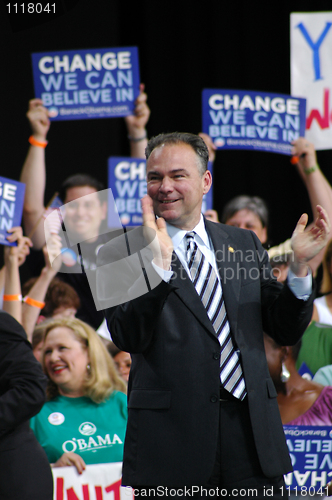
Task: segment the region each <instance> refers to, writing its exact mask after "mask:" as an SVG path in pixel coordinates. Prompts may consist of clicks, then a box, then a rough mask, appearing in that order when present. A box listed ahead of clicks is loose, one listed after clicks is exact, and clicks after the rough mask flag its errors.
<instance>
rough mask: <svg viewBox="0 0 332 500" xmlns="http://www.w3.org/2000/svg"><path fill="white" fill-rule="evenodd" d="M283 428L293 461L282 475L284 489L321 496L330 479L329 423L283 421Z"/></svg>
mask: <svg viewBox="0 0 332 500" xmlns="http://www.w3.org/2000/svg"><path fill="white" fill-rule="evenodd" d="M284 432H285V437H286V441H287V445H288V450H289V454H290V457H291V461H292V465H293V472H290V473H289V474H286V475H285V477H284V478H285V483H286V488H287V490H288V491H290V490H295V491H297V493H298V495H299V496H301V492H302V496H304V493H306V494H307V495H309V496H312V495H313V494H314V492H316V493H318V494H319V495H320V494H322V498H323V497H324V496H325V495H326V491H327V490H326V488H325V487H326V485H327V483H329V482H330V481H331V479H332V426H305V425H299V426H295V425H294V426H293V425H284Z"/></svg>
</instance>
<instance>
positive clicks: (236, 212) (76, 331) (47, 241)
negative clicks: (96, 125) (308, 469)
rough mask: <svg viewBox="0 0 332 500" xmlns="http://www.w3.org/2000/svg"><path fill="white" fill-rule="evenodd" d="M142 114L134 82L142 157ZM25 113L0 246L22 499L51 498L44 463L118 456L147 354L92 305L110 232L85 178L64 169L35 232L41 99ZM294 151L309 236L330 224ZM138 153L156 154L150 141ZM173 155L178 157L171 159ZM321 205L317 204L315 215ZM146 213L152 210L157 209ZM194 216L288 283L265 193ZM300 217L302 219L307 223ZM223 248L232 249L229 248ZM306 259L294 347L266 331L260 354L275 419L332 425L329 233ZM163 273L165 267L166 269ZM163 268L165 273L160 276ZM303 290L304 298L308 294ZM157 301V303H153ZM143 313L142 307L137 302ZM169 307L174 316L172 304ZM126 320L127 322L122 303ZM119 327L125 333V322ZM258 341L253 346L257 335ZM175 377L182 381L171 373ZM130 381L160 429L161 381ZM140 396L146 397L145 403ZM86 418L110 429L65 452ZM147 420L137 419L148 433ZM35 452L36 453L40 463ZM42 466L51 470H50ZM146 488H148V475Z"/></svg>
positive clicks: (46, 122)
mask: <svg viewBox="0 0 332 500" xmlns="http://www.w3.org/2000/svg"><path fill="white" fill-rule="evenodd" d="M149 116H150V110H149V107H148V105H147V95H146V93H145V91H144V86H143V85H141V87H140V94H139V96H138V98H137V101H136V103H135V112H134V114H133V115H131V116H128V117H126V118H125V122H126V126H127V132H128V138H129V143H130V152H131V156H132V157H135V158H142V159H145V154H146V148H147V146H148V148H149V143H148V138H147V131H146V126H147V123H148V119H149ZM27 118H28V120H29V123H30V126H31V132H32V135H31V137H30V140H29V142H30V146H29V150H28V154H27V157H26V160H25V162H24V165H23V168H22V172H21V177H20V180H21V181H22V182H23V183H25V186H26V190H25V200H24V209H23V227H14V228H12V229H11V230H9V235H8V241H10V242H15V243H16V245H15V246H4V266H3V268H2V269H1V270H0V287H1V288H2V290H3V292H2V309H3V312H2V313H1V317H0V321H1V322H2V323H1V325H2V337H1V343H2V345H3V349H2V354H3V356H2V358H3V359H1V360H0V363H2V366H3V369H2V370H1V380H0V386H1V390H0V392H1V395H0V398H1V403H0V411H1V412H2V415H3V419H2V421H3V426H2V432H1V436H2V437H1V442H0V456H1V455H3V458H2V460H1V463H2V464H4V463H6V467H5V468H2V472H1V473H2V474H3V475H4V477H5V476H6V475H7V477H8V476H9V475H10V473H11V472H10V471H11V470H15V469H17V468H18V467H19V466H20V465H23V467H20V469H21V468H22V469H24V470H25V476H24V478H23V479H24V481H25V480H26V479H25V478H26V477H27V478H29V481H30V483H31V484H30V483H25V484H28V486H24V487H25V488H26V490H25V496H24V498H25V499H27V500H29V499H30V498H31V500H32V498H33V499H39V498H40V499H43V500H48V499H51V498H52V497H53V493H52V491H53V490H52V488H53V487H52V474H51V467H64V466H74V467H76V469H77V471H78V473H79V474H82V473H84V469H85V467H86V465H88V464H96V463H110V462H122V460H123V451H124V441H125V435H126V428H127V419H128V410H127V392H128V388H129V389H130V388H131V385H132V383H131V375H130V373H131V364H132V360H134V364H133V367H134V368H133V370H134V373H135V377H136V379H135V380H138V381H139V384H140V383H141V378H140V376H141V375H140V373H143V371H142V370H143V369H142V364H143V361H142V359H143V357H144V358H145V359H147V360H149V359H150V358H149V356H150V355H151V352H154V349H155V346H153V345H152V346H151V345H150V342H152V341H151V339H150V341H149V343H148V344H146V345H144V347H141V346H140V347H138V344H137V345H136V344H135V342H131V341H128V340H126V341H122V336H121V335H122V334H121V335H120V336H119V334H118V333H117V331H114V337H115V338H114V339H113V331H112V326H111V325H112V321H113V319H112V320H111V319H110V318H111V317H112V318H113V317H116V318H117V316H116V315H115V316H114V312H113V311H112V314H111V315H110V316H109V318H108V322H106V320H105V319H104V312H103V311H102V310H100V307H99V306H98V304H97V305H96V301H97V292H96V290H97V288H98V287H97V281H96V269H97V268H98V262H97V255H98V252H99V250H100V248H106V247H107V244H108V243H109V241H110V239H111V237H110V233H109V231H108V230H107V225H106V222H105V221H106V217H107V197H106V196H105V190H104V186H103V185H102V184H101V183H100V182H99V181H98V180H96V179H95V178H94V177H93V176H90V175H87V174H81V173H75V174H73V175H71V176H70V177H69V178H67V179H66V180H65V181H64V182H63V183H62V185H61V186H60V187H59V196H60V199H61V200H62V202H63V205H65V207H66V209H65V212H63V213H64V218H63V221H62V222H61V223H60V224H59V225H58V228H57V230H56V231H53V230H52V228H51V229H50V228H48V229H47V225H46V226H45V227H46V230H45V229H44V217H45V216H46V214H47V211H46V210H47V208H46V207H45V202H44V194H45V186H46V172H47V167H46V159H45V148H46V145H47V136H48V133H49V129H50V119H49V114H48V111H47V109H46V108H45V107H44V106H43V103H42V101H41V100H40V99H32V100H31V101H30V103H29V109H28V113H27ZM199 137H200V139H201V140H203V141H204V143H205V147H206V148H207V151H208V155H209V160H210V161H212V162H213V161H214V159H215V155H216V148H215V146H214V145H213V143H212V141H211V139H210V138H209V137H208V136H207V135H206V134H199ZM181 141H182V139H180V142H181ZM171 144H173V143H171ZM176 144H178V143H176ZM183 144H184V143H183ZM186 146H187V145H186ZM159 147H160V145H157V146H155V148H156V149H158V148H159ZM167 148H168V149H167ZM165 149H166V150H167V151H171V150H172V152H173V151H175V149H174V146H170V145H168V146H167V147H166V148H165ZM182 149H183V148H182ZM292 154H293V155H294V156H297V157H298V163H297V165H296V168H297V170H298V173H299V177H300V179H301V181H302V182H303V183H304V185H305V187H306V190H307V193H308V197H309V200H310V203H311V208H312V218H313V221H312V223H311V224H310V225H309V226H308V227H307V229H306V230H305V231H306V232H307V234H309V233H310V230H311V231H312V233H311V234H313V235H315V234H316V233H318V232H319V231H320V232H321V231H322V224H323V223H322V221H325V222H326V221H328V220H331V221H332V188H331V186H330V183H329V182H328V180H327V179H326V178H325V176H324V174H323V172H322V170H321V169H320V167H319V166H318V163H317V158H316V152H315V149H314V146H313V144H311V143H309V142H308V141H307V140H306V139H305V138H299V139H297V140H296V141H294V142H293V151H292ZM148 155H151V156H153V155H155V156H156V153H155V151H154V149H152V151H150V152H148ZM148 157H149V156H148ZM162 159H163V158H162ZM172 160H174V161H177V158H176V157H175V158H172ZM167 161H168V159H167ZM158 168H159V165H157V167H156V169H155V171H152V174H151V173H149V177H148V183H150V193H153V187H152V186H153V184H154V183H156V179H158V176H159V175H160V172H159V171H158ZM150 170H151V169H150ZM179 170H180V169H179ZM163 175H164V174H163ZM179 175H180V174H179ZM181 175H182V173H181ZM185 175H186V174H185ZM205 182H206V186H205V187H204V188H203V190H204V189H205V190H206V189H208V188H210V185H211V182H210V178H209V176H208V175H207V176H206V180H205ZM165 191H166V188H165ZM165 196H166V195H165ZM158 201H160V200H158ZM165 201H166V202H168V201H170V202H172V201H174V200H172V199H170V200H167V199H166V200H165ZM164 205H165V206H164V207H163V208H162V209H159V212H160V214H161V215H162V216H164V215H163V213H165V214H166V216H165V219H166V221H167V215H168V211H170V210H171V209H170V208H169V207H168V206H167V203H164ZM144 206H145V223H146V221H147V220H148V217H147V214H149V213H150V212H151V210H152V208H151V206H150V205H148V204H147V202H146V201H145V202H144V201H143V212H144ZM166 206H167V208H166ZM317 206H318V207H319V208H317ZM320 207H323V208H324V209H325V212H324V214H323V212H322V211H321V208H320ZM194 208H195V210H196V209H197V207H194ZM154 209H155V207H154ZM149 211H150V212H149ZM155 212H156V213H158V212H157V210H155ZM204 215H205V220H206V221H211V222H213V223H216V224H218V225H219V221H220V222H221V223H223V224H224V225H226V226H230V227H235V228H240V229H246V230H250V231H252V232H253V233H254V234H255V235H256V236H257V241H258V242H260V244H262V245H263V247H264V248H265V249H266V250H267V253H268V254H269V260H270V263H271V266H272V269H273V274H274V276H275V278H276V280H274V281H275V282H279V283H280V289H278V290H281V289H282V287H283V286H284V287H286V284H287V276H288V275H289V273H291V274H292V273H293V270H294V252H293V247H292V241H291V238H290V239H289V240H286V241H285V242H283V243H281V244H280V245H278V246H273V247H271V245H270V240H269V211H268V207H267V204H266V202H265V201H264V200H263V199H261V198H259V197H257V196H249V195H244V194H240V193H239V196H237V197H236V198H234V199H232V200H230V201H229V202H228V203H227V204H226V205H225V206H224V209H223V211H222V213H221V215H220V217H219V214H218V213H217V212H216V211H215V210H212V209H211V210H208V211H207V212H206V213H205V214H204ZM149 224H150V222H149ZM151 224H152V223H151ZM160 224H161V223H158V227H155V226H153V228H154V229H155V230H156V231H157V232H158V231H162V230H164V228H163V227H162V226H161V225H160ZM301 224H303V225H305V224H306V221H304V222H302V223H301ZM326 224H327V223H326ZM151 227H152V226H151ZM231 231H232V229H231ZM323 231H324V229H323ZM231 234H233V233H231ZM290 236H291V235H290ZM113 237H114V232H113V234H112V238H113ZM313 239H314V237H313ZM255 241H256V240H255ZM293 243H294V242H293ZM228 248H229V249H231V248H232V247H230V246H229V247H228ZM230 251H231V252H234V249H233V248H232V249H231V250H230ZM27 259H28V262H29V267H30V269H31V273H32V277H31V279H29V280H28V281H26V282H25V283H21V278H20V266H21V265H22V264H24V263H26V261H27ZM306 265H307V266H308V267H309V268H310V273H311V275H312V276H313V278H316V277H317V273H318V270H319V269H320V266H321V265H322V268H323V278H322V282H321V284H320V288H319V290H318V295H319V298H316V299H315V300H314V303H313V304H314V305H313V313H312V317H311V321H310V324H309V325H308V328H307V329H306V331H305V332H304V335H303V338H302V341H299V342H298V343H297V344H296V345H295V346H293V347H290V346H289V345H280V344H279V343H277V342H276V338H277V339H278V340H280V339H281V338H282V337H283V336H282V335H271V336H270V334H271V332H270V331H269V332H267V333H264V346H265V352H266V359H267V363H268V368H269V372H270V376H271V378H272V380H273V383H274V386H275V390H276V392H277V402H278V407H279V411H280V416H281V421H282V423H283V424H287V425H331V424H332V411H331V410H332V342H331V341H330V339H332V240H331V241H330V242H329V243H328V245H327V246H326V248H325V245H321V248H320V249H319V251H318V252H315V253H314V254H312V255H311V256H310V258H308V259H306ZM172 266H173V263H172ZM295 267H296V266H295ZM298 267H299V266H298ZM164 271H166V272H168V270H167V269H166V268H164ZM162 276H163V279H165V273H164V274H163V273H162ZM167 279H168V280H169V279H170V278H169V277H168V278H167ZM166 281H167V280H166ZM278 286H279V285H278ZM310 290H311V289H310ZM168 293H170V292H167V294H168ZM278 293H279V292H278ZM167 294H166V292H165V296H160V297H159V298H160V300H161V301H166V296H167ZM309 296H310V297H311V291H309V293H308V297H309ZM22 297H23V298H22ZM310 300H311V299H309V301H310ZM227 307H228V305H227ZM156 308H157V309H158V306H157V305H156ZM139 312H140V311H139ZM141 313H142V314H144V308H142V311H141ZM169 314H170V315H172V314H173V311H172V309H170V311H169ZM133 317H134V319H135V321H134V322H133V323H132V324H131V329H132V330H133V331H132V332H129V331H127V332H126V334H128V335H129V333H130V334H132V335H133V336H135V335H136V340H137V341H138V340H139V339H140V333H139V331H140V330H141V328H142V325H144V324H145V323H144V320H143V319H142V321H141V324H137V322H136V316H133ZM142 317H143V316H142ZM119 318H120V319H117V320H114V321H115V323H114V329H115V330H116V327H119V326H118V324H117V321H120V322H121V318H122V316H121V314H120V315H119ZM128 318H129V321H131V319H130V310H129V312H128ZM170 321H173V318H171V319H170ZM139 322H140V321H138V323H139ZM308 323H309V322H308ZM115 325H116V326H115ZM126 327H127V330H129V328H130V326H129V325H126ZM146 327H147V328H148V326H146ZM119 329H120V327H119ZM272 331H273V328H272ZM119 339H120V340H119ZM113 340H115V343H114V342H113ZM260 342H261V345H262V346H263V339H261V341H260ZM180 344H181V342H180ZM132 345H133V346H134V347H131V346H132ZM327 346H328V347H327ZM180 348H181V347H180ZM128 351H131V353H129V352H128ZM145 351H150V352H149V353H146V352H145ZM142 352H144V354H142ZM133 353H134V354H133ZM137 353H138V354H137ZM321 353H323V354H321ZM182 356H184V353H183V354H182ZM8 359H10V360H11V362H12V363H13V365H12V366H10V369H8V368H7V365H8V361H7V360H8ZM156 359H157V358H156ZM160 362H161V363H164V360H163V359H162V358H161V359H160ZM6 363H7V365H6ZM302 363H305V364H306V366H307V367H309V369H310V371H311V375H312V378H313V380H308V379H304V378H303V377H301V375H300V374H299V371H298V370H299V368H300V365H301V364H302ZM8 366H9V365H8ZM140 366H141V368H140ZM182 369H183V367H182V366H177V373H178V374H179V376H180V375H181V373H182V371H181V370H182ZM140 370H141V372H140ZM144 370H145V371H146V372H147V373H148V375H149V376H152V375H151V373H150V371H151V370H152V371H153V370H156V368H155V367H154V365H153V362H151V363H148V366H147V365H144ZM154 373H156V371H155V372H154ZM133 377H134V376H133ZM23 379H24V383H22V380H23ZM176 383H180V382H179V380H177V382H176ZM247 383H249V382H248V381H247ZM21 384H22V385H21ZM128 384H129V385H128ZM139 384H138V386H137V388H136V391H137V394H136V398H135V399H134V397H133V396H132V400H131V404H130V406H129V408H133V409H134V410H132V414H133V411H137V408H142V409H143V408H148V409H149V410H151V409H152V410H154V411H155V412H156V413H158V419H159V424H160V426H161V431H162V430H163V425H164V423H165V422H164V421H163V417H162V415H163V411H164V410H165V408H168V407H169V406H168V403H167V401H166V400H167V397H168V396H167V394H166V392H167V390H166V388H165V391H164V392H165V394H164V395H163V396H162V395H161V394H159V393H158V394H157V391H155V392H154V394H148V392H151V391H152V392H153V391H154V390H153V387H154V385H153V383H152V384H151V387H147V388H145V389H147V391H146V394H145V398H146V401H147V403H146V404H147V405H148V406H147V407H145V406H140V405H141V401H139V398H138V392H142V391H139V390H138V389H139V387H140V386H139ZM149 389H150V390H151V391H149ZM269 390H272V389H271V388H270V389H269ZM134 392H135V391H134ZM149 397H151V398H152V397H153V398H155V399H154V400H152V399H151V400H150V399H149ZM226 399H227V398H226ZM221 401H224V399H221ZM169 404H170V403H169ZM18 408H20V409H19V410H18ZM23 408H24V411H23ZM135 409H136V410H135ZM13 415H15V418H14V417H13ZM29 419H30V427H29V424H28V421H29ZM89 422H90V423H91V422H92V423H93V424H94V425H95V426H96V428H97V430H98V436H101V438H100V439H101V440H102V442H106V441H107V440H105V436H106V435H109V438H108V441H107V442H109V445H107V446H98V444H97V443H96V446H94V447H92V449H91V450H90V451H88V452H87V451H86V450H85V451H84V453H82V450H80V448H79V447H78V446H76V447H75V449H72V450H67V448H66V446H65V443H66V442H68V441H72V442H73V439H74V438H75V436H76V435H77V436H76V438H77V439H78V438H79V437H81V436H79V435H78V434H77V432H78V429H79V427H80V425H81V424H83V423H85V424H86V425H87V423H89ZM135 425H136V424H135ZM148 426H149V424H148V422H147V423H146V427H147V429H148ZM31 429H32V431H33V432H31ZM130 432H131V433H133V432H134V431H133V430H131V431H130ZM183 432H184V429H183ZM15 435H17V437H15ZM22 437H24V440H25V441H24V442H25V443H26V446H25V448H24V449H23V447H22V446H21V445H19V444H18V443H19V439H21V438H22ZM76 438H75V439H76ZM179 439H180V438H179ZM8 442H10V446H12V448H13V450H14V452H13V458H12V460H11V458H8V455H6V453H8V452H7V446H8ZM135 446H136V444H135ZM128 447H129V446H128ZM2 450H3V451H2ZM29 454H31V455H33V457H34V458H33V460H34V462H33V463H34V470H33V471H32V470H31V471H30V468H31V469H32V467H31V464H32V462H30V463H29ZM37 460H39V461H40V464H39V465H38V466H36V463H37V462H36V461H37ZM255 460H256V458H255ZM157 462H158V459H157V458H156V463H157ZM158 463H159V462H158ZM48 464H49V465H50V466H51V467H49V468H48V467H47V465H48ZM151 470H152V469H151ZM42 471H44V472H43V473H42ZM147 472H148V469H147ZM179 472H181V471H179ZM37 473H38V474H39V475H40V476H41V475H42V476H43V482H41V483H38V484H37V481H36V479H35V476H36V474H37ZM39 475H38V477H39ZM160 477H162V476H160ZM165 477H166V476H165ZM137 484H138V485H139V486H142V483H140V482H138V483H137ZM143 484H144V483H143ZM152 484H154V485H155V486H156V484H155V483H152ZM15 487H16V488H17V491H18V493H17V498H19V495H20V488H22V484H21V483H19V482H17V484H16V485H15ZM6 488H7V489H6ZM13 491H14V490H12V491H11V492H9V490H8V486H6V482H3V481H0V497H1V498H13V499H14V498H16V496H14V495H13ZM10 495H12V496H10Z"/></svg>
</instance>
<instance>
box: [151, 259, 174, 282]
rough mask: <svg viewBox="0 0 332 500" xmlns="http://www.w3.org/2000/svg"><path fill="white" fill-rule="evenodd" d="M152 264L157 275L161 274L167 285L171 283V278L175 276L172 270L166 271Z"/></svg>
mask: <svg viewBox="0 0 332 500" xmlns="http://www.w3.org/2000/svg"><path fill="white" fill-rule="evenodd" d="M151 264H152V267H153V269H154V270H155V271H156V273H158V274H159V276H160V277H161V279H162V280H163V281H166V283H168V282H169V281H170V279H171V277H172V276H173V271H172V270H169V271H165V269H163V268H162V267H159V266H157V265H156V264H155V263H154V262H153V261H152V262H151Z"/></svg>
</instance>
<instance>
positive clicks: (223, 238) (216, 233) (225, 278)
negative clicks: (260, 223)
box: [205, 220, 241, 335]
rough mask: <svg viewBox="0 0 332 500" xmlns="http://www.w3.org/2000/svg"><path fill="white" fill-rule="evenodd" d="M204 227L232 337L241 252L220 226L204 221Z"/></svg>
mask: <svg viewBox="0 0 332 500" xmlns="http://www.w3.org/2000/svg"><path fill="white" fill-rule="evenodd" d="M205 227H206V230H207V232H208V233H209V235H210V237H211V240H212V243H213V247H214V251H215V256H216V261H217V266H218V270H219V276H220V279H221V283H222V289H223V296H224V301H225V305H226V311H227V316H228V321H229V323H230V326H231V330H232V332H233V335H234V334H235V332H236V329H237V314H238V307H239V296H240V287H241V274H240V272H239V269H240V267H241V258H240V256H241V252H240V251H238V249H237V245H236V242H235V241H234V240H232V239H231V238H230V237H229V235H228V234H227V233H226V231H224V229H223V227H222V225H221V224H217V223H215V222H211V221H207V220H205Z"/></svg>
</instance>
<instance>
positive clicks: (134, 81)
mask: <svg viewBox="0 0 332 500" xmlns="http://www.w3.org/2000/svg"><path fill="white" fill-rule="evenodd" d="M32 69H33V78H34V86H35V96H36V97H39V98H41V99H42V100H43V103H44V106H46V107H47V108H48V109H49V111H50V116H51V118H52V119H53V120H81V119H85V118H109V117H117V116H127V115H129V114H132V112H133V109H134V102H135V99H136V98H137V96H138V94H139V84H140V77H139V63H138V50H137V47H126V48H113V49H87V50H69V51H61V52H43V53H34V54H32Z"/></svg>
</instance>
